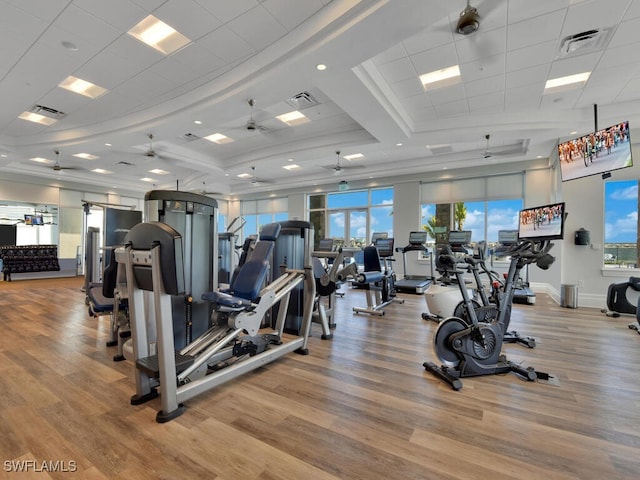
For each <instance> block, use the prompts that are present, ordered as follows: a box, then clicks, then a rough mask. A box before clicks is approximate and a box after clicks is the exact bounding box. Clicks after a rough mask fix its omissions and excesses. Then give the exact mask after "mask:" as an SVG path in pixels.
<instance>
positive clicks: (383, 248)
mask: <svg viewBox="0 0 640 480" xmlns="http://www.w3.org/2000/svg"><path fill="white" fill-rule="evenodd" d="M375 247H376V249H377V250H378V255H379V256H380V257H382V258H385V257H391V256H393V238H378V239H377V240H376V243H375Z"/></svg>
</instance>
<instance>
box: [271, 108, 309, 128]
mask: <svg viewBox="0 0 640 480" xmlns="http://www.w3.org/2000/svg"><path fill="white" fill-rule="evenodd" d="M276 118H277V119H278V120H280V121H281V122H282V123H286V124H287V125H289V126H290V127H294V126H296V125H302V124H303V123H307V122H310V121H311V120H309V118H308V117H307V116H306V115H305V114H304V113H301V112H299V111H298V110H294V111H293V112H289V113H283V114H282V115H278V116H276Z"/></svg>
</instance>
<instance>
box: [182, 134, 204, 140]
mask: <svg viewBox="0 0 640 480" xmlns="http://www.w3.org/2000/svg"><path fill="white" fill-rule="evenodd" d="M182 138H183V139H184V140H187V141H188V142H190V141H192V140H197V139H199V138H200V137H199V136H198V135H196V134H195V133H185V134H184V135H182Z"/></svg>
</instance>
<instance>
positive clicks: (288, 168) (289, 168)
mask: <svg viewBox="0 0 640 480" xmlns="http://www.w3.org/2000/svg"><path fill="white" fill-rule="evenodd" d="M282 168H284V169H285V170H295V169H297V168H300V165H296V164H295V163H292V164H291V165H285V166H284V167H282Z"/></svg>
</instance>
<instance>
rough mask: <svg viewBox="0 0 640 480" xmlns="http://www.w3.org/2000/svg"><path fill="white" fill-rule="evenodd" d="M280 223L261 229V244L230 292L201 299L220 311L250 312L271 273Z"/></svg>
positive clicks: (206, 295)
mask: <svg viewBox="0 0 640 480" xmlns="http://www.w3.org/2000/svg"><path fill="white" fill-rule="evenodd" d="M280 228H281V226H280V224H279V223H269V224H267V225H265V226H264V227H262V232H260V240H259V241H258V242H257V243H256V246H255V249H254V250H253V254H252V255H251V258H249V260H247V261H246V262H245V263H244V265H242V266H241V267H240V268H239V269H238V270H237V275H235V277H234V278H233V280H232V284H231V286H230V287H229V290H227V291H216V292H207V293H203V294H202V297H201V298H202V299H203V300H206V301H208V302H212V303H213V304H214V305H215V308H216V309H217V310H222V311H227V312H240V311H243V310H251V309H252V308H253V307H252V301H254V300H257V299H258V297H259V296H260V290H262V286H263V285H264V284H265V282H266V280H267V274H268V273H269V266H270V262H269V258H270V257H271V253H272V252H273V248H274V242H275V240H276V239H277V238H278V235H279V234H280Z"/></svg>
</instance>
